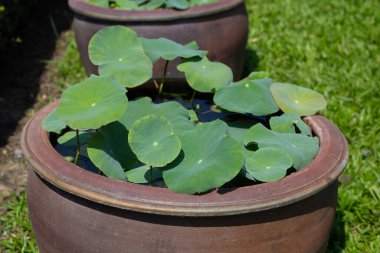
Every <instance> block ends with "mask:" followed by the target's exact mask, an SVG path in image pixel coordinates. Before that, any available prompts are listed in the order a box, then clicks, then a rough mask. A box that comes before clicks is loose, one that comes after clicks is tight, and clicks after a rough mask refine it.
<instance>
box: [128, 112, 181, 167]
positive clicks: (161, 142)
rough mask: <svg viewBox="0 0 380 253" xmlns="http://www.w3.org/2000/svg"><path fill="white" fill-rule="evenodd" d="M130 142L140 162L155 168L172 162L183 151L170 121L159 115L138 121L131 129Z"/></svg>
mask: <svg viewBox="0 0 380 253" xmlns="http://www.w3.org/2000/svg"><path fill="white" fill-rule="evenodd" d="M129 131H130V132H129V136H128V141H129V145H130V146H131V149H132V151H133V152H134V153H135V154H136V156H137V158H138V159H139V161H141V162H142V163H145V164H147V165H151V166H153V167H163V166H165V165H166V164H168V163H170V162H172V161H173V160H174V159H175V158H176V157H177V156H178V154H179V152H180V151H181V141H180V139H179V138H178V136H177V135H175V133H174V128H173V126H172V124H171V123H170V121H168V120H167V119H166V118H164V117H160V116H157V115H148V116H145V117H143V118H141V119H139V120H136V121H135V122H134V123H133V125H132V127H131V128H130V129H129Z"/></svg>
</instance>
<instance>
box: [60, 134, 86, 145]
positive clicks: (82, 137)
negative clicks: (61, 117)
mask: <svg viewBox="0 0 380 253" xmlns="http://www.w3.org/2000/svg"><path fill="white" fill-rule="evenodd" d="M92 135H93V133H90V132H87V131H79V134H78V137H79V143H80V145H81V146H82V145H84V144H87V143H88V141H89V139H90V138H91V136H92ZM57 142H58V143H59V144H61V145H65V146H77V133H76V131H69V132H66V133H64V134H63V135H61V136H59V137H58V139H57Z"/></svg>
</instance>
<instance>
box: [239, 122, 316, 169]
mask: <svg viewBox="0 0 380 253" xmlns="http://www.w3.org/2000/svg"><path fill="white" fill-rule="evenodd" d="M253 142H254V143H257V145H258V147H259V149H260V148H265V147H274V148H280V149H282V150H284V151H286V152H287V153H288V154H289V155H290V156H291V157H292V159H293V166H294V168H295V169H296V170H300V169H302V168H303V167H305V166H306V165H308V164H309V163H310V162H311V161H312V160H313V159H314V157H315V156H316V155H317V154H318V151H319V145H318V143H317V142H316V141H315V139H314V138H313V137H309V136H306V135H302V134H288V133H277V132H274V131H271V130H269V129H267V128H266V127H264V126H263V125H262V124H257V125H255V126H253V127H251V128H250V129H249V130H248V131H247V133H246V135H245V137H244V143H245V144H246V145H247V144H250V143H253Z"/></svg>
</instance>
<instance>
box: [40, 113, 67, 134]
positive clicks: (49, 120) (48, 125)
mask: <svg viewBox="0 0 380 253" xmlns="http://www.w3.org/2000/svg"><path fill="white" fill-rule="evenodd" d="M65 127H66V123H65V122H64V121H63V120H61V119H59V118H58V116H57V110H56V109H54V110H52V111H51V112H50V113H49V114H48V115H47V116H46V118H45V119H44V121H43V122H42V128H43V129H45V130H46V131H48V132H53V133H57V134H59V133H61V132H62V130H63V129H64V128H65Z"/></svg>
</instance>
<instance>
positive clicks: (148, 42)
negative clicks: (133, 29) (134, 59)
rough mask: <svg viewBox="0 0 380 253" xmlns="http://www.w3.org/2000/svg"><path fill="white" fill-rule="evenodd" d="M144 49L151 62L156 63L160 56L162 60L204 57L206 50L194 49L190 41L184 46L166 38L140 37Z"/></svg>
mask: <svg viewBox="0 0 380 253" xmlns="http://www.w3.org/2000/svg"><path fill="white" fill-rule="evenodd" d="M141 41H142V44H143V47H144V51H145V53H146V54H147V55H148V56H149V58H150V59H151V61H152V63H156V62H157V61H158V59H159V58H160V57H161V58H162V59H164V60H167V61H171V60H174V59H175V58H177V57H182V58H191V57H194V56H199V57H204V56H205V55H206V54H207V51H203V50H197V49H198V46H197V45H196V44H195V45H196V47H197V48H196V49H194V44H193V43H190V44H187V45H185V46H183V45H181V44H178V43H176V42H174V41H172V40H168V39H166V38H159V39H146V38H141Z"/></svg>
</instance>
